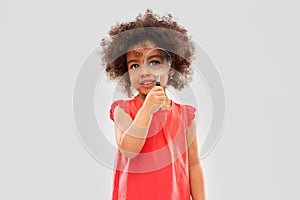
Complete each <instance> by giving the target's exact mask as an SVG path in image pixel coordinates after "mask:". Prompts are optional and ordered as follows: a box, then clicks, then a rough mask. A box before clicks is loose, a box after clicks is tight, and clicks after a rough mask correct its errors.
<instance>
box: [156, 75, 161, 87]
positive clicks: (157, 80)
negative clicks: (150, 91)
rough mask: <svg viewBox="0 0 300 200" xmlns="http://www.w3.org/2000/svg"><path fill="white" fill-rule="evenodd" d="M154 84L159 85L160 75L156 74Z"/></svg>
mask: <svg viewBox="0 0 300 200" xmlns="http://www.w3.org/2000/svg"><path fill="white" fill-rule="evenodd" d="M156 86H160V76H159V75H158V76H156Z"/></svg>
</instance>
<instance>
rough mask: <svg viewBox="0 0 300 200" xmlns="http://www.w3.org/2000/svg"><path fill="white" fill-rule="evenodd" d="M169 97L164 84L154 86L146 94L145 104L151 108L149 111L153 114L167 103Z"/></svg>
mask: <svg viewBox="0 0 300 200" xmlns="http://www.w3.org/2000/svg"><path fill="white" fill-rule="evenodd" d="M166 100H167V97H166V94H165V91H164V88H163V87H162V86H155V87H153V88H152V89H151V90H150V91H149V93H148V94H147V96H146V99H145V101H144V104H143V106H145V107H146V108H147V109H149V113H150V114H153V113H154V112H156V111H157V110H159V109H160V108H161V107H162V106H163V105H164V104H165V103H166Z"/></svg>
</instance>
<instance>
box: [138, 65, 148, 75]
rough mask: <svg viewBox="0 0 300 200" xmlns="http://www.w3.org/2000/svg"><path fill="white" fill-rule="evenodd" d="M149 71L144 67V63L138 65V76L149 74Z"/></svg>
mask: <svg viewBox="0 0 300 200" xmlns="http://www.w3.org/2000/svg"><path fill="white" fill-rule="evenodd" d="M149 75H150V73H149V72H148V71H147V68H146V67H145V65H142V66H141V67H140V76H142V77H143V76H149Z"/></svg>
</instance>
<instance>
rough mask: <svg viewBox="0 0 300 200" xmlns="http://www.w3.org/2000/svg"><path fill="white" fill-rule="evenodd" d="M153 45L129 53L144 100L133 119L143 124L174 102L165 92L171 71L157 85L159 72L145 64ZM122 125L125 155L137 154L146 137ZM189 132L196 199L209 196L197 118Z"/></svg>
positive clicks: (118, 133)
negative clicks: (197, 135) (198, 138)
mask: <svg viewBox="0 0 300 200" xmlns="http://www.w3.org/2000/svg"><path fill="white" fill-rule="evenodd" d="M149 47H150V48H144V49H139V50H136V51H133V52H130V53H128V54H127V55H126V58H127V66H128V71H129V76H130V81H131V84H132V86H133V87H134V88H135V89H136V90H137V91H138V92H139V94H138V95H137V96H136V98H137V100H139V101H140V102H142V103H143V105H142V107H141V108H140V110H139V111H138V113H137V115H136V117H135V119H134V121H133V122H134V123H136V124H137V125H139V126H142V127H144V126H147V125H149V123H150V122H151V118H152V114H153V113H154V112H155V111H157V110H158V109H159V108H161V109H168V108H170V106H171V100H170V99H169V98H168V97H167V95H166V92H165V88H166V84H167V80H168V78H169V75H170V73H169V74H166V75H163V76H161V84H162V86H156V85H155V76H153V75H151V74H149V72H147V71H146V70H145V69H144V67H143V66H142V65H143V61H144V55H145V54H146V52H147V51H149V49H151V47H152V48H155V45H152V46H151V45H150V46H149ZM123 114H124V112H123ZM125 115H126V114H125ZM118 127H119V126H117V125H115V133H116V141H117V144H118V147H119V148H120V149H121V150H122V152H123V153H124V155H125V156H127V157H129V158H133V157H134V156H136V155H137V154H138V153H139V152H140V150H141V149H142V147H143V145H144V143H145V140H146V137H144V138H137V137H133V136H131V135H130V134H126V130H125V131H122V130H121V129H119V128H118ZM142 134H144V136H146V135H147V132H146V131H145V132H144V133H142ZM186 135H187V141H188V146H189V147H188V162H189V163H188V164H189V180H190V190H191V196H192V199H193V200H205V187H204V176H203V171H202V167H201V163H200V159H199V156H198V146H197V139H196V125H195V121H194V120H192V123H191V125H190V126H189V127H188V128H187V131H186Z"/></svg>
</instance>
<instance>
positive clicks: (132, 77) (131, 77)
mask: <svg viewBox="0 0 300 200" xmlns="http://www.w3.org/2000/svg"><path fill="white" fill-rule="evenodd" d="M128 75H129V80H130V83H131V85H136V84H137V76H136V75H134V74H133V73H130V72H129V74H128Z"/></svg>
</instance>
